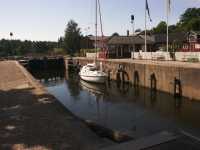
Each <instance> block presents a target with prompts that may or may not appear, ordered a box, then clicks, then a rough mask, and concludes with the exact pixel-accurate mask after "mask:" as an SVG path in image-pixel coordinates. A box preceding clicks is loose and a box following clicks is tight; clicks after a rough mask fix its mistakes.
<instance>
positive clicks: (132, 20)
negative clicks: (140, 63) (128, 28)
mask: <svg viewBox="0 0 200 150" xmlns="http://www.w3.org/2000/svg"><path fill="white" fill-rule="evenodd" d="M131 24H132V27H133V37H134V35H135V16H134V15H131ZM132 47H133V49H132V52H133V56H132V57H133V59H134V40H133V46H132Z"/></svg>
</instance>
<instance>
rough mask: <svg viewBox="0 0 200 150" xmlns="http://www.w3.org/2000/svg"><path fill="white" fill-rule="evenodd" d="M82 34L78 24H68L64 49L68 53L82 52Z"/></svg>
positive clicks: (70, 22) (73, 22) (71, 22)
mask: <svg viewBox="0 0 200 150" xmlns="http://www.w3.org/2000/svg"><path fill="white" fill-rule="evenodd" d="M80 39H81V32H80V28H79V27H78V24H77V23H76V22H75V21H73V20H70V21H69V22H68V24H67V28H66V30H65V37H64V47H65V49H66V50H67V52H68V53H70V54H74V53H76V52H77V51H79V50H80Z"/></svg>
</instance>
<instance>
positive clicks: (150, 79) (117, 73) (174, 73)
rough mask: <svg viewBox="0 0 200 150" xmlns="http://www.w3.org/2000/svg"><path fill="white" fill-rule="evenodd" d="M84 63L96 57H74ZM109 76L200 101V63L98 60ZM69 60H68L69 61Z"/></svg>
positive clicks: (81, 63) (90, 61) (75, 60)
mask: <svg viewBox="0 0 200 150" xmlns="http://www.w3.org/2000/svg"><path fill="white" fill-rule="evenodd" d="M74 62H75V63H77V62H78V63H79V64H80V65H81V66H82V65H84V64H87V63H92V62H93V59H88V58H74ZM97 62H98V63H100V62H102V64H103V70H104V71H105V72H106V73H108V75H109V77H110V79H113V80H121V81H128V82H130V83H132V84H134V85H136V86H143V87H147V88H152V89H156V90H160V91H163V92H167V93H171V94H174V95H178V96H184V97H187V98H189V99H193V100H200V92H199V89H200V63H187V62H173V61H151V60H132V59H115V60H114V59H108V60H103V59H101V60H97ZM67 63H68V60H67V59H66V64H67Z"/></svg>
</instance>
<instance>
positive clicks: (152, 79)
mask: <svg viewBox="0 0 200 150" xmlns="http://www.w3.org/2000/svg"><path fill="white" fill-rule="evenodd" d="M150 87H151V90H152V91H156V90H157V80H156V76H155V74H154V73H153V74H151V76H150Z"/></svg>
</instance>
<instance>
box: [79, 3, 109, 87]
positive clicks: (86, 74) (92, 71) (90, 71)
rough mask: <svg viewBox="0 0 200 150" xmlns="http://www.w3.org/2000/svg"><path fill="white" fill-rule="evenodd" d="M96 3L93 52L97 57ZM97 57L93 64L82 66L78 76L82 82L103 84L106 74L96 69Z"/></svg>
mask: <svg viewBox="0 0 200 150" xmlns="http://www.w3.org/2000/svg"><path fill="white" fill-rule="evenodd" d="M95 1H96V9H95V14H96V15H95V17H96V18H95V19H96V23H95V50H96V55H97V16H98V15H97V14H98V13H97V12H98V0H95ZM96 59H97V56H96V57H95V60H94V63H92V64H87V65H85V66H83V67H82V68H81V70H80V72H79V76H80V78H81V79H82V80H84V81H87V82H94V83H105V81H106V78H107V74H106V73H105V72H103V71H102V70H100V69H98V67H97V64H96Z"/></svg>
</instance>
